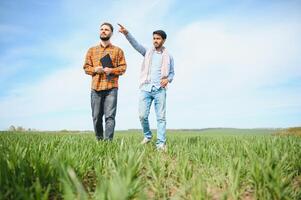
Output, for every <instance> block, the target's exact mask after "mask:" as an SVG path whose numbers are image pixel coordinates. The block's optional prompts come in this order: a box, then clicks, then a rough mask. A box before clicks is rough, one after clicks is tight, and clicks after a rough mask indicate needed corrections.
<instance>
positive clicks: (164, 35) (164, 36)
mask: <svg viewBox="0 0 301 200" xmlns="http://www.w3.org/2000/svg"><path fill="white" fill-rule="evenodd" d="M155 34H157V35H160V36H161V37H162V38H163V40H165V39H166V38H167V35H166V33H165V32H164V31H162V30H157V31H154V32H153V35H155Z"/></svg>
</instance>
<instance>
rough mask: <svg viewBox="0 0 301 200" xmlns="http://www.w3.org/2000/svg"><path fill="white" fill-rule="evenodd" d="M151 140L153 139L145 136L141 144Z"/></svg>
mask: <svg viewBox="0 0 301 200" xmlns="http://www.w3.org/2000/svg"><path fill="white" fill-rule="evenodd" d="M150 141H151V139H149V138H143V140H142V141H141V143H140V144H147V143H149V142H150Z"/></svg>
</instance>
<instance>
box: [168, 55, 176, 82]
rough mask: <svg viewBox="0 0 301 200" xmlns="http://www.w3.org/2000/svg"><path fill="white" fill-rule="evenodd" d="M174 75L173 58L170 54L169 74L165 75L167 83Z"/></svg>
mask: <svg viewBox="0 0 301 200" xmlns="http://www.w3.org/2000/svg"><path fill="white" fill-rule="evenodd" d="M174 76H175V69H174V60H173V57H172V56H170V70H169V74H168V77H167V79H168V82H169V83H171V82H172V80H173V78H174Z"/></svg>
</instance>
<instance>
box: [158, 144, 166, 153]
mask: <svg viewBox="0 0 301 200" xmlns="http://www.w3.org/2000/svg"><path fill="white" fill-rule="evenodd" d="M157 150H158V151H163V152H167V146H166V145H165V144H159V145H157Z"/></svg>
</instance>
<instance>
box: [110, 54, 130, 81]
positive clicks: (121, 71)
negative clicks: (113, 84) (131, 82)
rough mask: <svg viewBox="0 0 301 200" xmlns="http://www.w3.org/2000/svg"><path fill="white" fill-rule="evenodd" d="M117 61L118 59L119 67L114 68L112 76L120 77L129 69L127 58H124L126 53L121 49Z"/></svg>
mask: <svg viewBox="0 0 301 200" xmlns="http://www.w3.org/2000/svg"><path fill="white" fill-rule="evenodd" d="M117 59H118V60H117V67H114V68H113V69H112V74H114V75H117V76H120V75H122V74H124V73H125V71H126V67H127V66H126V61H125V57H124V53H123V51H122V50H121V49H120V50H119V51H118V57H117Z"/></svg>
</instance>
